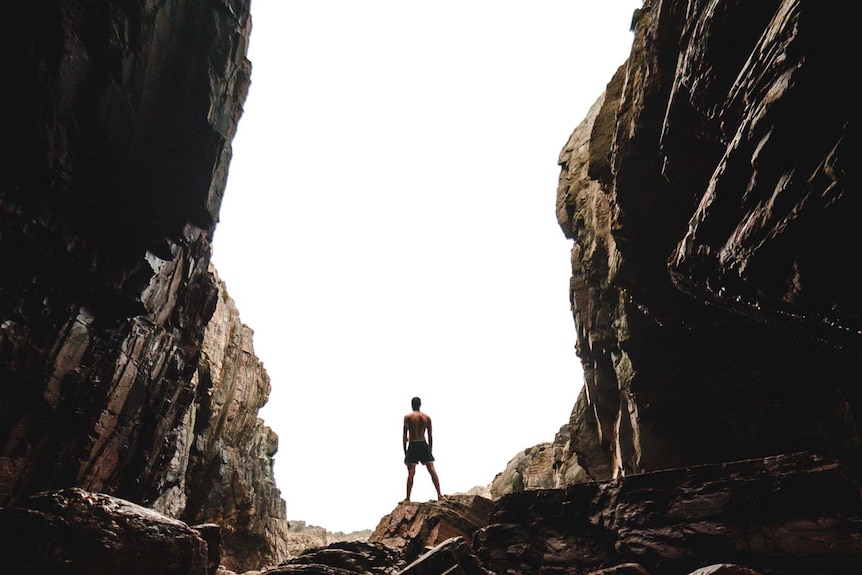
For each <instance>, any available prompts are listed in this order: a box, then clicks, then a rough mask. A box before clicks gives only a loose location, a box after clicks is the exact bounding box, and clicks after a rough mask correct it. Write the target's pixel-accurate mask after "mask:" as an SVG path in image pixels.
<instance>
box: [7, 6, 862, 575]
mask: <svg viewBox="0 0 862 575" xmlns="http://www.w3.org/2000/svg"><path fill="white" fill-rule="evenodd" d="M248 8H249V6H248V1H247V0H209V1H207V0H165V1H162V2H158V3H145V4H130V3H128V2H103V3H90V2H83V1H80V0H70V1H65V2H50V1H49V2H47V3H45V2H42V3H38V5H29V4H25V3H16V4H14V5H13V6H10V7H9V8H8V9H7V14H6V18H5V19H4V21H5V22H8V23H12V24H11V25H10V24H7V26H6V28H7V30H6V33H5V34H3V35H0V42H2V44H0V47H2V50H0V54H2V56H0V57H2V58H3V63H4V64H5V66H4V71H5V74H6V76H5V78H6V84H7V85H6V89H5V90H4V94H6V96H7V102H9V103H10V106H9V108H8V109H9V110H12V111H13V113H10V114H8V116H9V117H8V122H7V123H8V126H7V132H6V133H7V134H8V135H9V136H10V138H9V141H10V142H13V143H14V146H12V147H11V148H10V149H9V151H8V153H6V154H4V155H3V156H2V166H0V167H2V170H0V269H2V270H3V273H2V274H0V382H1V383H2V392H0V450H2V451H0V527H2V529H3V533H4V536H3V538H0V557H2V560H0V561H2V562H3V566H4V568H5V569H7V570H10V571H11V572H22V573H23V572H26V573H46V574H47V573H52V574H63V573H69V574H71V573H75V574H79V575H80V574H84V575H89V574H93V575H95V574H101V573H106V572H111V573H118V572H122V573H124V574H125V575H135V574H137V573H141V574H143V573H151V572H152V571H153V568H154V567H153V566H154V565H158V566H159V569H160V571H161V572H162V573H165V574H194V575H198V574H200V575H202V574H204V573H207V574H208V575H213V574H214V573H216V572H221V573H229V572H242V571H252V570H254V571H257V570H258V569H264V572H265V573H267V575H275V574H288V573H306V574H308V573H330V574H334V573H340V574H346V573H357V574H358V573H379V574H381V575H382V574H385V575H394V574H395V573H399V574H402V575H423V574H428V575H431V574H434V575H440V574H442V573H448V574H451V575H455V574H458V573H460V574H470V575H473V574H476V575H489V574H490V573H497V574H498V575H502V574H503V573H507V574H511V575H517V574H524V575H527V574H531V575H532V574H537V575H538V574H540V573H545V574H547V573H554V574H559V575H563V574H565V575H587V574H592V575H610V574H611V573H614V574H616V575H621V574H637V575H684V574H689V573H690V574H697V575H705V574H707V573H713V574H715V573H726V574H731V575H741V574H745V575H757V574H761V575H812V574H824V575H851V574H854V575H855V574H856V573H859V572H862V488H860V482H859V477H860V472H862V444H860V435H859V427H858V426H859V423H858V422H859V418H860V409H862V388H860V380H859V377H858V376H855V375H854V374H855V373H856V371H855V367H856V364H857V363H858V361H859V359H860V356H862V325H860V323H861V322H862V320H860V297H859V295H858V293H859V290H858V289H856V288H855V287H854V285H855V282H854V281H853V277H855V276H854V275H853V274H854V270H853V269H852V259H850V260H848V255H847V253H848V250H852V249H853V248H854V247H855V246H857V245H858V242H857V241H856V240H855V236H854V232H853V230H854V229H855V221H856V219H857V218H858V217H859V215H860V213H862V212H860V209H859V207H860V206H859V203H860V197H862V196H860V194H859V193H858V189H857V188H858V178H857V174H856V169H857V168H855V167H854V166H856V165H857V162H856V159H857V155H858V151H857V150H858V148H857V147H856V146H855V143H856V139H854V138H856V135H855V134H856V132H855V131H854V130H855V129H857V128H856V123H855V121H854V120H853V117H854V116H855V106H856V103H855V100H853V98H852V96H853V94H854V91H853V90H852V89H851V86H850V82H851V81H853V76H852V73H849V72H848V71H847V70H846V68H845V66H844V65H843V59H844V58H846V57H847V55H848V54H852V53H854V52H853V50H852V44H851V43H852V42H853V40H854V36H853V33H852V32H853V31H852V30H851V27H852V26H853V24H852V23H853V21H854V19H853V17H852V15H851V13H850V9H851V8H852V6H850V5H846V4H840V3H837V2H815V1H814V0H764V1H761V2H748V3H746V2H739V1H735V0H715V1H712V2H700V3H692V2H687V1H682V0H646V1H645V2H644V4H643V6H642V9H640V10H638V11H637V12H636V13H635V14H634V18H633V21H632V25H633V28H634V31H635V35H634V42H633V45H632V51H631V55H630V57H629V58H628V60H627V61H626V62H625V63H624V64H623V65H622V66H621V67H620V68H619V69H618V70H617V71H616V73H615V74H613V77H612V78H611V79H610V81H609V83H608V86H607V90H606V91H605V93H604V94H602V95H601V96H600V97H599V98H598V99H597V100H596V103H595V105H594V106H593V108H592V109H591V110H590V112H589V114H588V117H587V118H586V119H585V120H584V121H583V122H582V123H581V124H580V125H579V126H577V127H576V128H575V130H574V132H573V133H572V135H571V138H570V139H569V141H568V142H566V143H561V144H562V151H561V154H560V156H559V164H560V167H561V172H560V180H559V186H558V189H557V201H556V214H557V219H558V222H559V224H560V226H561V228H562V230H563V233H565V235H566V236H567V237H569V238H571V239H572V246H573V247H572V257H571V263H572V280H571V302H572V315H573V320H574V322H575V324H576V327H577V330H576V332H577V349H578V354H579V356H580V358H581V360H582V362H583V367H584V372H585V386H584V388H583V391H582V393H581V395H580V397H579V398H578V400H577V402H576V404H575V406H574V407H573V410H572V413H571V417H570V419H569V421H568V422H561V423H562V426H561V428H560V431H559V433H558V434H557V435H556V437H555V438H553V440H551V438H549V442H548V443H545V444H541V445H538V446H535V447H532V448H529V449H527V450H524V451H523V452H522V453H521V454H519V455H518V456H517V457H516V458H515V459H513V461H512V462H510V465H509V466H508V467H507V468H506V469H505V470H504V471H503V472H501V474H500V475H499V476H498V478H497V479H496V480H495V482H494V484H492V486H491V493H492V494H494V496H495V498H496V499H495V500H493V501H491V500H489V499H485V498H482V497H477V496H464V497H448V498H445V499H444V500H443V501H439V502H431V503H427V504H422V505H418V506H414V505H412V504H401V505H399V506H398V507H396V508H395V509H394V510H393V512H392V513H391V514H389V515H387V516H386V517H384V518H383V519H381V523H380V525H378V528H377V529H375V531H374V532H373V533H372V534H371V536H369V538H368V541H352V542H335V543H328V544H327V545H324V546H319V547H316V548H314V549H311V550H308V551H305V552H302V553H299V554H297V556H296V557H287V555H288V554H289V553H290V551H289V548H288V543H287V539H286V538H285V537H286V536H287V535H289V534H286V533H285V532H286V531H287V524H286V521H285V520H284V503H283V501H281V499H280V495H279V493H278V490H277V488H276V486H275V485H274V483H273V482H272V476H271V457H272V455H273V454H274V453H275V450H276V449H277V438H276V437H275V435H274V434H273V433H272V432H271V430H269V429H268V428H266V426H265V425H264V424H263V422H262V421H261V420H260V419H259V418H257V410H258V409H259V407H260V406H261V405H263V403H264V402H265V401H266V396H267V394H268V390H269V380H268V377H267V375H266V372H265V370H264V369H263V366H262V364H261V362H260V361H259V360H258V359H257V358H256V357H255V356H254V353H253V346H252V331H251V329H250V328H248V327H247V326H244V325H242V322H241V321H240V319H239V315H238V312H236V310H235V308H234V306H233V305H232V302H231V301H230V298H229V296H228V295H227V290H226V289H225V287H224V286H223V285H222V284H221V283H220V281H219V278H218V276H217V274H216V273H215V271H214V270H212V269H211V268H210V265H209V263H210V262H209V259H210V257H209V256H210V242H211V238H212V234H213V233H214V230H215V226H216V223H217V221H218V210H219V206H220V200H221V195H222V193H223V191H224V183H225V178H226V174H227V169H228V165H229V161H230V156H231V151H230V142H231V139H232V137H233V134H234V131H235V129H236V125H237V122H238V121H239V118H240V116H241V112H242V104H243V101H244V99H245V95H246V93H247V89H248V85H249V81H250V74H251V65H250V63H249V62H248V60H247V59H246V46H247V42H248V38H249V34H250V29H251V23H250V19H249V12H248ZM849 253H851V254H852V251H850V252H849ZM849 257H850V258H852V255H851V256H849ZM502 467H504V466H503V463H502V462H501V468H502Z"/></svg>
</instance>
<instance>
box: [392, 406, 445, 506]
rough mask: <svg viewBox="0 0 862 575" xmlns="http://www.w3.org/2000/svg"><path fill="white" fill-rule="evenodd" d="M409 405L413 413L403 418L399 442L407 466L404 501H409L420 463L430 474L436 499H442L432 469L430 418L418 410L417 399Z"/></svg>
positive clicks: (432, 440)
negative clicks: (435, 491)
mask: <svg viewBox="0 0 862 575" xmlns="http://www.w3.org/2000/svg"><path fill="white" fill-rule="evenodd" d="M411 405H412V406H413V411H411V412H410V413H408V414H407V415H405V416H404V431H403V433H402V436H401V442H402V443H403V444H404V463H405V465H407V499H405V501H410V492H411V491H413V476H414V475H415V474H416V464H417V463H421V464H422V465H424V466H425V467H426V468H427V469H428V473H430V474H431V481H433V482H434V489H436V490H437V499H442V498H443V494H442V493H440V480H439V479H438V478H437V471H436V470H435V469H434V456H433V455H431V447H432V445H433V443H434V439H433V435H432V433H431V418H430V417H429V416H428V415H427V414H425V413H422V412H421V411H420V410H419V408H420V407H421V406H422V400H421V399H419V398H418V397H414V398H413V399H412V400H411ZM426 432H427V433H428V440H427V441H426V439H425V434H426Z"/></svg>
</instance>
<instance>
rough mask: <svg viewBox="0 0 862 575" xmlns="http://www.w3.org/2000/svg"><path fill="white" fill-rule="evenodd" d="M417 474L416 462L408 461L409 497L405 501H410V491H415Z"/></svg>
mask: <svg viewBox="0 0 862 575" xmlns="http://www.w3.org/2000/svg"><path fill="white" fill-rule="evenodd" d="M414 475H416V464H415V463H408V464H407V499H405V501H410V492H411V491H413V476H414Z"/></svg>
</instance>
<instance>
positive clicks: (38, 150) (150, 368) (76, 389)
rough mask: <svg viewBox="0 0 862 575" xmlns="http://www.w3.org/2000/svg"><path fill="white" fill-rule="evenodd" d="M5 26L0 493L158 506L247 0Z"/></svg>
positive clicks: (177, 421)
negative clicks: (72, 489) (74, 491)
mask: <svg viewBox="0 0 862 575" xmlns="http://www.w3.org/2000/svg"><path fill="white" fill-rule="evenodd" d="M8 10H9V12H8V13H7V15H6V16H5V17H4V22H5V25H4V26H3V28H4V33H3V34H2V35H0V36H2V40H0V42H2V50H0V54H2V56H0V57H2V58H3V63H4V66H3V69H4V71H5V78H6V81H5V83H6V86H5V87H4V90H3V92H4V97H5V98H6V101H7V102H8V103H9V106H8V107H7V110H8V111H9V113H8V114H7V118H8V122H7V129H6V131H5V134H6V136H7V143H10V142H11V143H13V144H14V145H13V146H11V149H10V150H9V151H8V152H7V153H6V154H4V155H3V156H2V169H0V269H2V270H3V273H2V275H0V382H2V386H3V393H2V396H0V446H2V448H3V453H2V457H0V506H2V505H8V504H11V503H14V502H15V501H16V499H18V498H19V497H21V496H23V495H26V494H29V493H33V492H36V491H39V490H43V489H49V488H60V487H69V486H77V487H82V488H84V489H87V490H90V491H99V492H105V493H110V494H113V495H117V496H120V497H123V498H127V499H129V500H131V501H135V502H139V503H144V504H146V503H148V502H151V501H153V500H154V499H155V498H156V497H157V496H158V495H159V494H160V492H161V490H162V489H163V480H164V474H165V471H166V469H167V467H168V465H169V463H170V461H171V458H172V457H173V456H174V453H175V452H176V450H177V443H178V440H179V438H178V431H177V430H178V429H179V428H180V427H181V423H182V421H183V419H184V417H185V415H186V413H187V411H188V409H189V406H190V405H191V403H192V401H193V400H194V396H195V390H194V387H193V385H192V383H191V382H192V376H193V374H194V372H195V370H196V369H197V367H198V359H199V357H200V353H201V344H202V341H203V335H204V329H205V327H206V325H207V322H208V321H209V319H210V317H211V315H212V313H213V311H214V309H215V306H216V302H217V295H218V294H217V287H216V285H215V281H214V278H213V277H212V275H211V274H210V273H209V272H208V265H209V259H210V250H211V245H210V242H211V239H212V234H213V232H214V229H215V225H216V222H217V220H218V210H219V207H220V203H221V197H222V194H223V192H224V187H225V179H226V176H227V170H228V164H229V161H230V157H231V146H230V142H231V139H232V138H233V135H234V132H235V130H236V125H237V122H238V121H239V118H240V116H241V113H242V104H243V101H244V99H245V97H246V94H247V91H248V87H249V83H250V72H251V66H250V63H249V62H248V60H247V59H246V50H247V43H248V37H249V33H250V26H251V22H250V17H249V5H248V2H247V1H233V2H231V1H225V2H210V1H204V0H189V1H167V2H159V3H142V4H138V3H130V2H106V3H91V2H83V1H71V2H60V1H55V2H39V3H16V4H15V5H14V6H10V7H8Z"/></svg>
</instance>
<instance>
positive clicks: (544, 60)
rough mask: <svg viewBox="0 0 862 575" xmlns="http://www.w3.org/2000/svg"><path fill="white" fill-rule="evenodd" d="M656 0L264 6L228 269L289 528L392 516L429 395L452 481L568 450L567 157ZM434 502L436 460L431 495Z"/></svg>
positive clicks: (422, 475) (440, 456)
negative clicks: (561, 211)
mask: <svg viewBox="0 0 862 575" xmlns="http://www.w3.org/2000/svg"><path fill="white" fill-rule="evenodd" d="M640 5H641V2H640V0H637V1H635V0H614V1H606V0H589V1H587V0H567V1H549V0H535V1H531V2H527V1H526V0H525V1H521V2H515V1H511V0H438V1H437V2H433V3H427V2H422V3H420V2H414V1H409V0H367V1H365V2H357V1H356V0H343V1H336V0H295V1H287V0H253V1H252V7H251V11H252V22H253V28H252V35H251V44H250V48H249V59H250V60H251V61H252V66H253V70H252V85H251V90H250V93H249V96H248V99H247V100H246V103H245V112H244V114H243V117H242V119H241V120H240V123H239V129H238V133H237V136H236V138H235V139H234V142H233V149H234V156H233V161H232V162H231V165H230V175H229V179H228V186H227V190H226V193H225V199H224V202H223V205H222V209H221V215H220V222H219V224H218V227H217V229H216V233H215V241H214V253H213V262H214V263H215V266H216V268H217V270H218V273H219V276H220V277H221V278H222V279H223V280H224V281H225V282H226V284H227V289H228V292H229V293H230V295H231V297H233V299H234V300H235V302H236V304H237V307H238V308H239V311H240V316H241V318H242V321H243V323H245V324H247V325H248V326H250V327H251V328H252V329H253V330H254V347H255V351H256V353H257V355H258V357H260V359H261V361H263V364H264V367H265V368H266V370H267V373H268V374H269V376H270V378H271V380H272V394H271V395H270V400H269V403H268V404H267V405H266V406H265V407H264V409H263V410H262V411H261V416H262V417H263V418H264V420H265V422H266V424H267V425H269V426H270V427H271V428H272V429H273V430H274V431H275V432H276V433H277V434H278V436H279V451H278V453H277V454H276V455H275V477H276V483H277V485H278V487H279V489H280V490H281V493H282V496H283V497H284V499H285V501H286V502H287V516H288V519H289V520H303V521H306V522H307V523H308V524H311V525H318V526H321V527H325V528H326V529H328V530H329V531H345V532H349V531H354V530H360V529H374V528H375V527H376V526H377V524H378V522H379V521H380V519H381V518H382V517H383V516H384V515H386V514H387V513H389V512H390V511H392V509H393V508H394V507H395V506H396V505H397V504H398V502H399V501H400V500H401V499H403V498H404V495H405V483H406V476H407V473H406V468H405V466H404V464H403V452H402V447H401V426H402V420H403V416H404V415H405V414H406V413H407V412H409V411H410V398H411V397H413V396H414V395H418V396H420V397H421V398H422V401H423V405H422V407H423V411H425V412H426V413H428V414H429V415H430V416H431V417H432V421H433V426H434V427H433V430H434V456H435V457H436V459H437V462H436V466H437V471H438V474H439V476H440V482H441V487H442V489H443V492H444V494H445V493H457V492H465V491H467V490H469V489H470V488H472V487H474V486H478V485H482V486H486V485H489V484H490V483H491V481H492V480H493V479H494V476H495V475H496V474H497V473H499V472H501V471H503V470H504V469H505V467H506V464H507V463H508V462H509V461H510V460H511V459H512V458H513V457H514V456H515V455H516V454H517V453H518V452H519V451H521V450H523V449H524V448H527V447H530V446H532V445H536V444H538V443H541V442H544V441H552V440H553V439H554V434H555V433H556V432H557V431H558V430H559V429H560V427H561V426H562V425H564V424H565V423H566V422H567V421H568V418H569V414H570V412H571V409H572V407H573V406H574V403H575V399H576V398H577V396H578V393H579V391H580V388H581V386H582V384H583V376H582V372H581V367H580V361H579V360H578V358H577V356H576V355H575V351H574V345H575V327H574V322H573V320H572V315H571V312H570V309H569V299H568V298H569V296H568V284H569V276H570V271H571V270H570V264H569V252H570V249H571V242H570V241H569V240H566V239H565V237H564V235H563V232H562V231H561V230H560V228H559V226H558V225H557V222H556V217H555V212H554V203H555V198H556V188H557V179H558V177H559V173H560V170H559V167H558V165H557V158H558V155H559V152H560V150H561V149H562V147H563V145H564V144H565V143H566V140H567V139H568V137H569V134H570V133H571V132H572V130H573V129H574V128H575V127H576V126H577V125H578V124H579V123H580V122H581V120H583V119H584V117H585V116H586V114H587V111H588V110H589V107H590V106H591V105H592V104H593V102H594V101H595V100H596V99H597V98H598V97H599V96H600V94H601V93H602V92H603V91H604V88H605V85H606V84H607V83H608V82H609V81H610V79H611V76H612V75H613V73H614V71H615V70H616V69H617V67H618V66H619V65H620V64H622V63H623V62H624V61H625V59H626V57H627V56H628V53H629V49H630V48H631V43H632V33H631V32H630V30H629V24H630V21H631V16H632V12H633V11H634V9H635V8H638V7H640ZM434 497H435V493H434V489H433V486H432V484H431V480H430V478H429V476H428V473H427V471H426V470H425V469H424V468H422V467H421V466H420V467H419V468H418V469H417V472H416V481H415V485H414V489H413V497H412V499H413V501H427V500H429V499H433V498H434Z"/></svg>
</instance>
